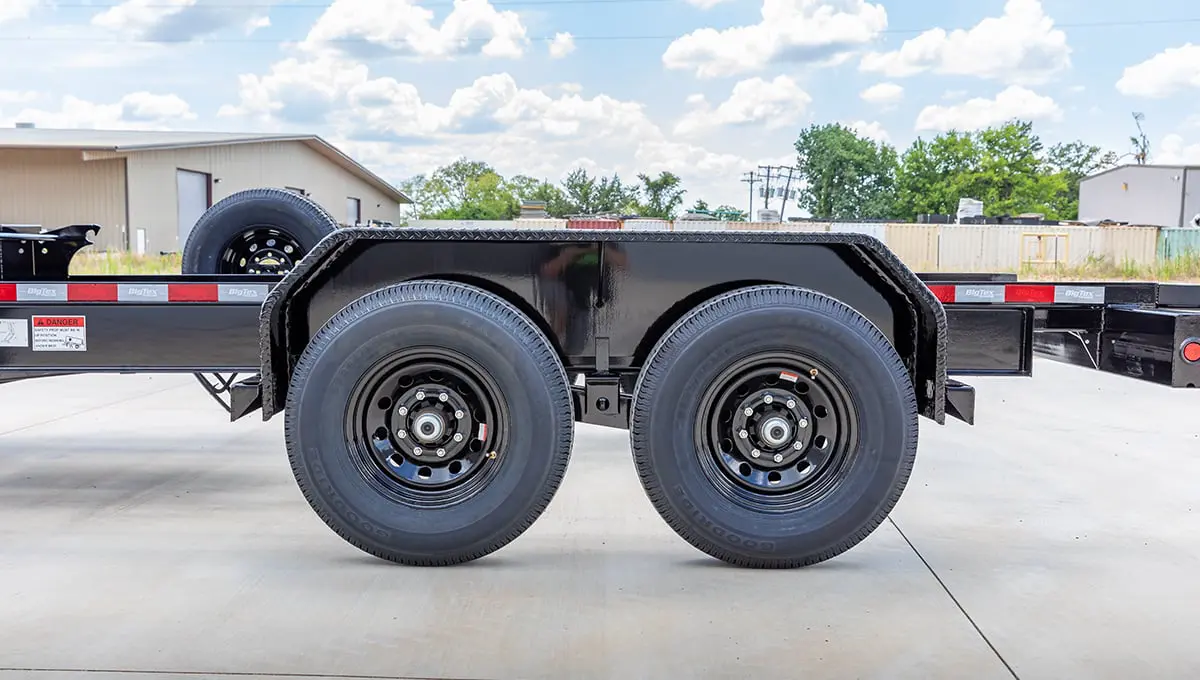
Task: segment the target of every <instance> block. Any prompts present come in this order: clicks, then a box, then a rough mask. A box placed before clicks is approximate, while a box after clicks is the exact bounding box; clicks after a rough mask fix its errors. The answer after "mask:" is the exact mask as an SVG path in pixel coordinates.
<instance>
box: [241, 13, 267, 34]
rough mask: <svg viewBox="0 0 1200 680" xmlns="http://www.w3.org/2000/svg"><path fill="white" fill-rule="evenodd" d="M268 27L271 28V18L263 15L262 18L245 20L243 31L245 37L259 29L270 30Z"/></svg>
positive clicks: (256, 17)
mask: <svg viewBox="0 0 1200 680" xmlns="http://www.w3.org/2000/svg"><path fill="white" fill-rule="evenodd" d="M270 27H271V17H269V16H266V15H263V16H255V17H250V18H249V19H247V20H246V25H245V29H244V30H245V32H246V35H253V34H254V33H255V31H258V30H259V29H260V28H270Z"/></svg>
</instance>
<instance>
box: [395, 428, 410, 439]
mask: <svg viewBox="0 0 1200 680" xmlns="http://www.w3.org/2000/svg"><path fill="white" fill-rule="evenodd" d="M407 436H408V433H407V432H405V431H404V430H396V438H397V439H404V438H405V437H407Z"/></svg>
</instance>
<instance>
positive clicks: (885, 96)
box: [858, 83, 904, 106]
mask: <svg viewBox="0 0 1200 680" xmlns="http://www.w3.org/2000/svg"><path fill="white" fill-rule="evenodd" d="M858 96H859V97H862V99H863V101H865V102H868V103H870V104H879V105H884V106H886V105H891V104H896V103H898V102H899V101H900V100H901V99H903V98H904V88H903V87H900V86H899V85H897V84H895V83H876V84H875V85H872V86H871V87H868V88H867V89H865V90H863V91H862V92H860V93H858Z"/></svg>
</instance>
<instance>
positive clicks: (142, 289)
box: [0, 281, 271, 305]
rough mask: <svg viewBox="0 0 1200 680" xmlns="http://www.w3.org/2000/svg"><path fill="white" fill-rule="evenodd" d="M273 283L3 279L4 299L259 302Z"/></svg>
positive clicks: (0, 286)
mask: <svg viewBox="0 0 1200 680" xmlns="http://www.w3.org/2000/svg"><path fill="white" fill-rule="evenodd" d="M269 292H271V286H269V285H267V284H261V283H50V282H46V283H42V282H40V281H39V282H28V283H0V303H2V302H49V303H54V302H116V303H130V304H163V303H171V302H218V303H223V304H247V305H260V304H262V303H263V301H264V300H266V299H267V293H269Z"/></svg>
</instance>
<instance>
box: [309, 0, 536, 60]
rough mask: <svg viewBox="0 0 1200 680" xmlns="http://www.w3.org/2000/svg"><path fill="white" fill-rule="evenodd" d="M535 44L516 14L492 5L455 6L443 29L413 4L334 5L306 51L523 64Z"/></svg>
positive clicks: (463, 0)
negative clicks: (513, 60) (505, 60)
mask: <svg viewBox="0 0 1200 680" xmlns="http://www.w3.org/2000/svg"><path fill="white" fill-rule="evenodd" d="M528 44H529V38H528V36H527V35H526V33H525V25H524V24H523V23H522V22H521V18H520V16H518V15H517V13H516V12H511V11H504V12H501V11H497V10H496V8H495V7H493V6H492V5H491V3H489V2H488V0H454V6H453V8H452V9H451V10H450V13H449V14H448V15H446V18H445V19H444V20H443V21H442V24H441V26H436V27H435V26H434V14H433V12H432V11H431V10H429V9H426V8H424V7H421V6H419V5H416V4H413V1H412V0H333V3H332V4H331V5H330V6H329V8H328V9H326V10H325V12H324V13H323V14H322V15H321V17H320V18H319V19H317V22H316V23H315V24H314V25H313V27H312V29H311V30H310V31H309V33H308V36H307V37H306V38H305V40H304V42H303V43H302V44H301V47H303V48H305V49H307V50H309V51H310V52H319V51H323V50H330V49H336V50H338V51H340V52H344V53H346V54H350V55H354V56H356V57H359V58H364V57H369V56H373V55H377V54H381V53H382V54H390V55H400V56H411V57H416V58H419V59H423V60H435V59H438V60H444V59H452V58H454V57H458V56H462V55H466V54H482V55H483V56H485V57H494V58H500V57H505V58H517V57H520V56H521V55H523V54H524V52H525V47H526V46H528Z"/></svg>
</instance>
